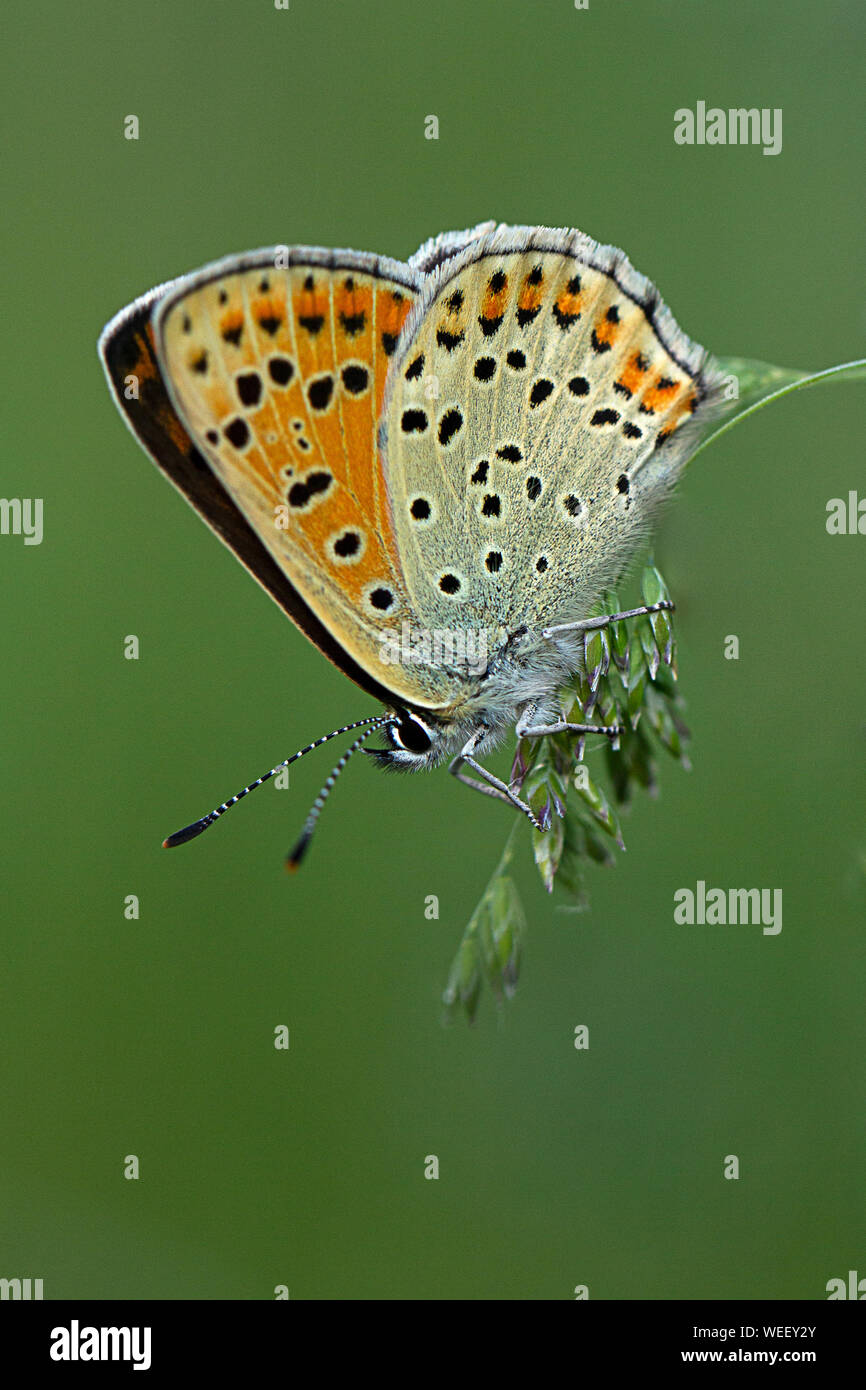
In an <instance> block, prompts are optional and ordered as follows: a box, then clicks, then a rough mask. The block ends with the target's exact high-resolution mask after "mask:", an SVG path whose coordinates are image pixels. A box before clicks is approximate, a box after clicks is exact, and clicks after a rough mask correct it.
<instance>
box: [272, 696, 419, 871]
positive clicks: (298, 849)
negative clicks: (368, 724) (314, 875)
mask: <svg viewBox="0 0 866 1390" xmlns="http://www.w3.org/2000/svg"><path fill="white" fill-rule="evenodd" d="M397 722H398V721H397V720H395V719H394V717H393V715H392V716H388V715H386V716H385V717H384V718H382V719H380V720H379V721H378V723H377V724H376V725H375V727H374V728H372V729H365V730H364V732H363V733H362V734H361V735H360V737H359V738H356V739H355V742H354V743H353V744H352V746H351V748H347V749H346V751H345V753H344V754H343V756H342V758H341V759H340V761H339V762H338V763H337V765H336V767H334V768H332V769H331V774H330V776H329V777H328V780H327V781H326V783H325V785H324V786H323V787H322V790H321V791H320V792H319V795H318V796H317V797H316V799H315V801H314V802H313V804H312V806H311V808H310V814H309V815H308V816H307V819H306V821H305V822H304V828H303V830H302V831H301V834H300V838H299V840H298V842H297V844H296V845H295V848H294V849H293V850H292V852H291V854H288V855H287V856H286V868H287V869H288V871H289V873H294V872H295V870H296V869H297V868H298V865H299V864H300V862H301V860H302V859H303V857H304V855H305V854H306V852H307V850H308V849H309V847H310V841H311V840H312V838H313V831H314V830H315V828H316V822H317V821H318V819H319V816H320V815H321V814H322V808H323V806H324V804H325V802H326V801H327V799H328V797H329V796H330V794H331V788H332V787H333V785H334V783H335V782H336V780H337V778H338V777H339V775H340V773H341V772H342V771H343V768H344V767H345V766H346V763H347V762H348V761H349V759H350V758H351V757H352V755H353V753H357V751H358V749H359V748H360V747H361V745H362V744H364V743H366V741H367V739H368V738H370V736H371V735H372V734H374V733H375V732H376V729H381V728H382V726H383V725H384V724H395V723H397Z"/></svg>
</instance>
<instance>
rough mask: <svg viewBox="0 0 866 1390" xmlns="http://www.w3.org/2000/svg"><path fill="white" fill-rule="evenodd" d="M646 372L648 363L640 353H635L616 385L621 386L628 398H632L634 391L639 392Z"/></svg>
mask: <svg viewBox="0 0 866 1390" xmlns="http://www.w3.org/2000/svg"><path fill="white" fill-rule="evenodd" d="M648 371H649V362H648V361H647V359H646V358H645V357H644V356H643V355H642V354H641V353H639V352H636V353H634V354H633V355H632V356H631V357H630V358H629V360H628V362H626V364H625V366H624V367H623V369H622V371H621V372H620V375H619V377H618V378H617V383H616V384H617V386H622V387H623V389H624V390H626V391H627V392H628V393H629V395H630V396H633V395H634V393H635V391H639V390H640V387H641V383H642V382H643V379H644V377H645V376H646V374H647V372H648Z"/></svg>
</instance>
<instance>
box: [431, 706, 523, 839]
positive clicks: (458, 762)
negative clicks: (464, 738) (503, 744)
mask: <svg viewBox="0 0 866 1390" xmlns="http://www.w3.org/2000/svg"><path fill="white" fill-rule="evenodd" d="M485 733H486V730H485V729H481V730H479V731H478V733H475V734H473V735H472V737H471V739H470V740H469V742H468V743H467V744H466V747H465V748H464V749H463V751H462V752H461V753H458V755H457V757H456V758H455V759H454V761H453V762H452V763H451V765H450V766H449V768H448V771H449V772H450V773H451V775H452V776H453V777H456V778H457V781H458V782H462V783H463V784H464V785H465V786H467V787H473V788H474V789H475V791H478V792H482V793H483V794H484V796H494V797H496V799H497V801H505V802H507V803H508V804H509V805H511V806H516V807H517V809H518V811H522V812H523V814H524V815H525V816H526V817H527V818H528V819H529V821H530V822H531V823H532V825H534V826H535V829H536V830H540V829H541V826H540V825H539V823H538V821H537V820H536V818H535V816H534V815H533V813H532V809H531V807H529V806H527V804H526V802H525V801H521V799H520V797H519V796H517V795H516V794H515V793H514V792H513V791H512V790H511V788H510V787H509V786H508V785H507V784H506V783H505V782H503V781H501V780H500V778H499V777H495V776H494V775H493V773H492V772H488V770H487V768H486V767H482V766H481V764H480V763H478V762H476V761H475V759H474V758H473V757H472V752H473V750H474V749H475V748H476V747H477V745H478V744H479V743H480V742H481V739H482V738H483V737H484V734H485ZM464 763H466V764H467V765H468V766H469V767H471V768H472V770H473V772H477V773H478V776H479V777H482V778H483V779H484V780H483V781H482V782H478V781H476V779H475V778H474V777H466V776H464V775H463V773H461V771H460V769H461V768H462V766H463V764H464ZM485 784H486V785H485Z"/></svg>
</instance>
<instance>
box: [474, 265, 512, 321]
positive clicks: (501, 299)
mask: <svg viewBox="0 0 866 1390" xmlns="http://www.w3.org/2000/svg"><path fill="white" fill-rule="evenodd" d="M507 303H508V276H507V275H506V276H505V284H504V285H503V286H502V288H501V289H499V290H491V289H488V290H487V293H486V294H485V296H484V301H483V303H482V305H481V317H482V318H483V319H498V318H501V317H502V315H503V314H504V313H505V306H506V305H507Z"/></svg>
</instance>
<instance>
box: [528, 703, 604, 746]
mask: <svg viewBox="0 0 866 1390" xmlns="http://www.w3.org/2000/svg"><path fill="white" fill-rule="evenodd" d="M537 708H538V706H537V705H535V704H531V705H527V706H526V708H525V709H524V711H523V713H522V714H521V716H520V718H519V719H518V721H517V724H516V725H515V729H514V732H515V734H516V735H517V737H518V738H544V737H545V736H546V735H547V734H607V736H608V738H617V737H618V736H619V734H621V733H622V732H623V726H622V724H570V723H569V722H568V720H567V719H558V720H557V721H556V723H554V724H535V723H533V721H534V719H535V714H536V711H537Z"/></svg>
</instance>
